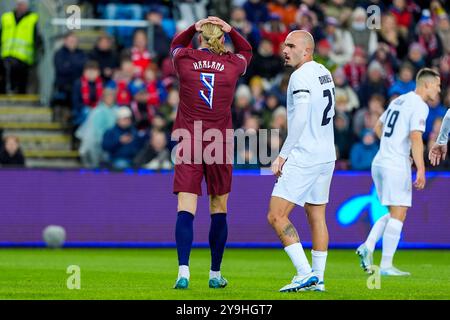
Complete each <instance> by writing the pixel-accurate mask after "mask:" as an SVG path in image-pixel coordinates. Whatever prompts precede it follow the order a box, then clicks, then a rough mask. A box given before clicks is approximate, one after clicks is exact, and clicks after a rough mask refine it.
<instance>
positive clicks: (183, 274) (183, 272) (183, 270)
mask: <svg viewBox="0 0 450 320" xmlns="http://www.w3.org/2000/svg"><path fill="white" fill-rule="evenodd" d="M189 277H190V274H189V266H179V267H178V279H180V278H186V279H188V280H189Z"/></svg>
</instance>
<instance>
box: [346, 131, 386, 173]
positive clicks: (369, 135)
mask: <svg viewBox="0 0 450 320" xmlns="http://www.w3.org/2000/svg"><path fill="white" fill-rule="evenodd" d="M378 149H379V145H378V142H377V139H376V138H375V133H374V132H373V130H364V131H363V132H362V133H361V140H360V141H359V142H357V143H355V144H354V145H353V146H352V148H351V151H350V166H351V168H352V169H353V170H365V171H366V170H370V168H371V166H372V161H373V158H375V155H376V154H377V152H378Z"/></svg>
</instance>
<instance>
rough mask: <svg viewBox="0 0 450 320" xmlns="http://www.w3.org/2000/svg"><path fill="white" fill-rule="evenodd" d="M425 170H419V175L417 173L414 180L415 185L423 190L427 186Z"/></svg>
mask: <svg viewBox="0 0 450 320" xmlns="http://www.w3.org/2000/svg"><path fill="white" fill-rule="evenodd" d="M425 183H426V180H425V172H424V171H417V175H416V181H414V187H415V188H416V189H417V190H422V189H423V188H425Z"/></svg>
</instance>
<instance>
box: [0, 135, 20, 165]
mask: <svg viewBox="0 0 450 320" xmlns="http://www.w3.org/2000/svg"><path fill="white" fill-rule="evenodd" d="M0 167H25V157H24V155H23V153H22V149H21V148H20V143H19V138H17V137H16V136H6V137H4V138H3V146H2V148H1V149H0Z"/></svg>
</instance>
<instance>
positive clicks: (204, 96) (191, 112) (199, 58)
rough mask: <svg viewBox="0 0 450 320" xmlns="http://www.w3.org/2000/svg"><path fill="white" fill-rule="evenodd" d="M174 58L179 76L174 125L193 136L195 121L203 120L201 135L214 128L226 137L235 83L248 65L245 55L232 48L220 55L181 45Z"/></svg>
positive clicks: (230, 126) (229, 124)
mask: <svg viewBox="0 0 450 320" xmlns="http://www.w3.org/2000/svg"><path fill="white" fill-rule="evenodd" d="M173 62H174V66H175V70H176V72H177V74H178V77H179V80H180V104H179V107H178V112H177V117H176V120H175V124H174V128H173V129H174V130H175V129H179V128H184V129H188V130H189V132H190V133H191V134H192V138H194V136H193V134H194V121H199V120H201V121H202V136H203V132H204V131H206V130H208V129H210V128H215V129H219V130H220V131H221V132H222V134H223V137H224V139H225V132H226V129H231V128H232V122H231V104H232V102H233V98H234V93H235V89H236V83H237V81H238V79H239V77H240V76H241V75H242V74H244V73H245V69H246V67H247V62H246V60H245V58H244V57H243V56H242V55H240V54H234V53H230V52H228V53H226V54H222V55H219V54H215V53H213V52H211V51H210V50H208V49H200V50H197V49H190V48H179V49H177V50H175V52H174V57H173ZM195 138H196V139H197V138H200V139H201V137H198V136H197V137H195Z"/></svg>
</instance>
